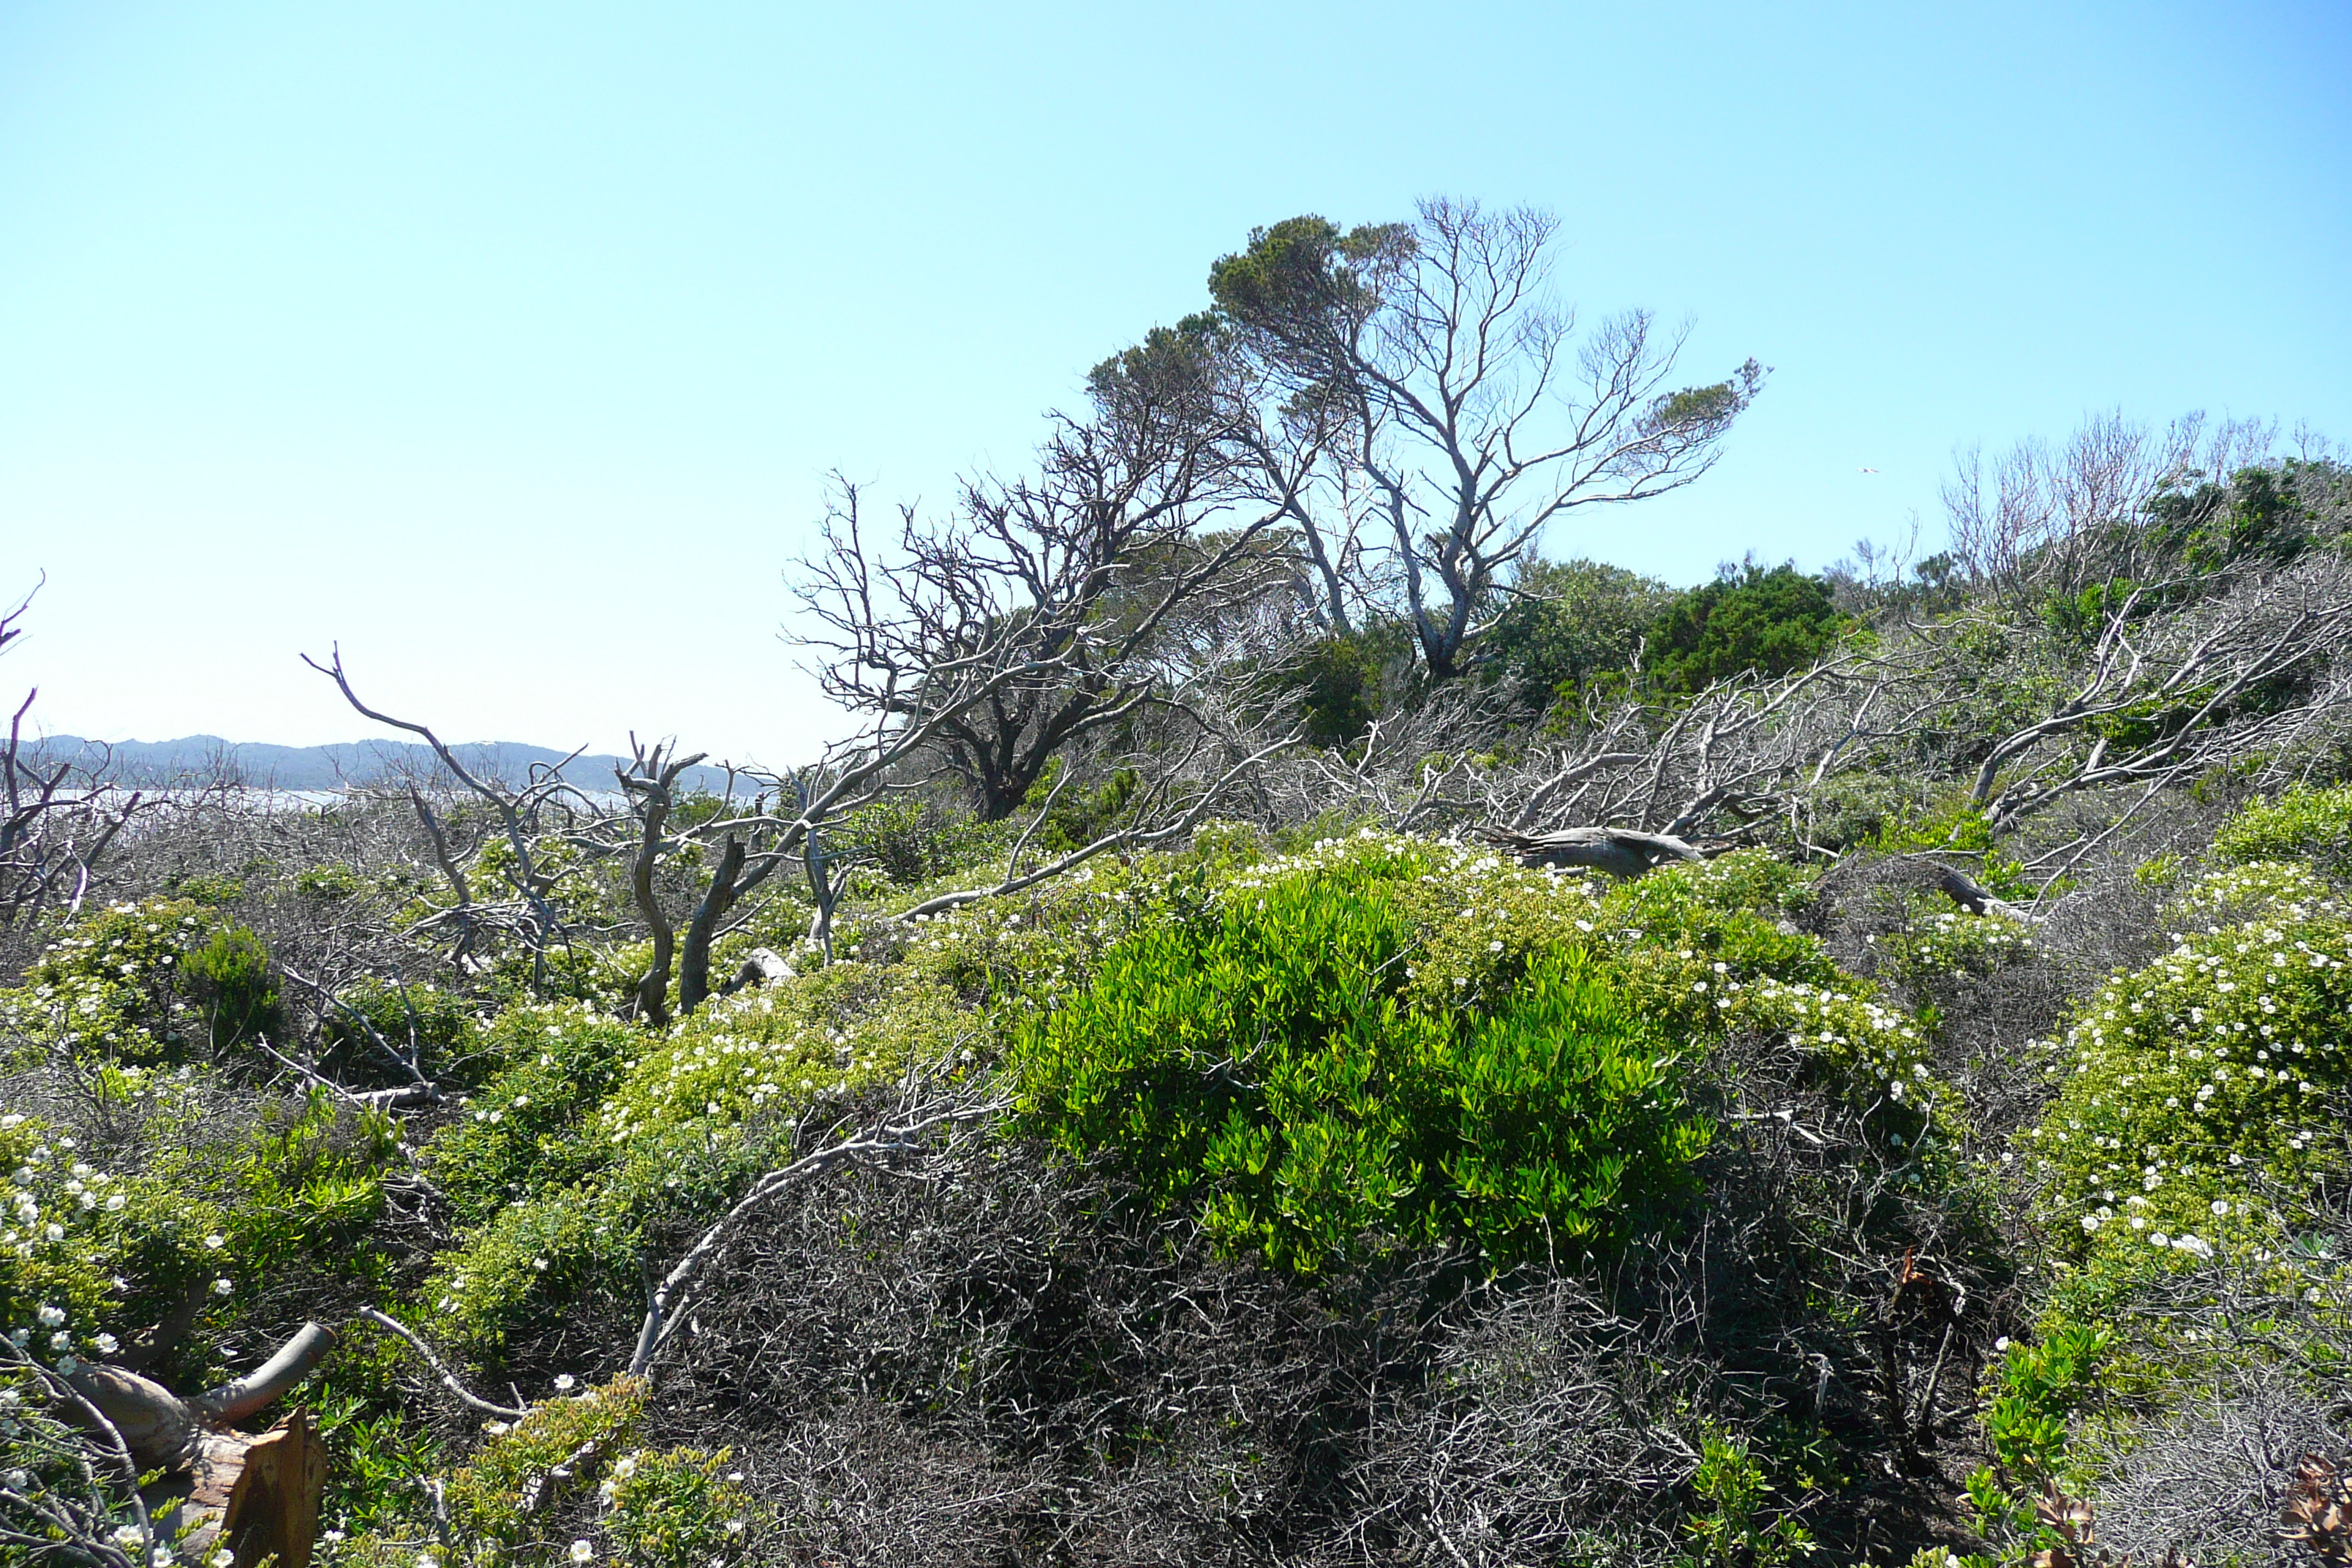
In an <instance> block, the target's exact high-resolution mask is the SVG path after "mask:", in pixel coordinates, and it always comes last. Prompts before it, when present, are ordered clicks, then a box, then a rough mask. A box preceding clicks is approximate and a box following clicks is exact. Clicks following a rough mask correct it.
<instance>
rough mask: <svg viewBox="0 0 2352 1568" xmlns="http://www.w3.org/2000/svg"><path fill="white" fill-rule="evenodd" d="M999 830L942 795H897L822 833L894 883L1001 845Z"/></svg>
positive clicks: (916, 880) (947, 868) (909, 883)
mask: <svg viewBox="0 0 2352 1568" xmlns="http://www.w3.org/2000/svg"><path fill="white" fill-rule="evenodd" d="M828 843H829V845H830V846H831V847H833V848H834V849H835V850H836V851H839V852H845V853H847V854H851V855H855V856H856V857H857V858H859V859H860V860H862V861H865V862H866V863H868V864H870V865H872V866H874V867H875V868H877V870H879V871H880V872H881V873H882V875H883V876H885V877H887V878H888V879H889V880H890V882H891V884H892V885H893V886H895V887H901V888H912V887H919V886H920V885H921V884H923V883H925V882H929V881H930V880H932V879H935V878H939V877H944V876H947V875H948V874H949V873H950V872H953V871H961V870H962V869H964V868H966V867H968V866H970V865H971V864H972V863H973V862H974V861H975V860H976V859H980V858H985V857H987V856H989V855H990V854H992V853H1001V852H1002V850H1003V830H1002V829H1001V828H996V827H992V826H990V825H989V824H987V823H983V822H982V821H981V820H980V819H979V818H978V817H976V816H973V815H972V814H971V812H970V811H968V810H965V809H964V808H962V807H961V806H958V805H950V804H948V803H946V802H944V801H940V800H938V799H934V798H927V797H921V796H900V797H898V798H897V799H894V800H886V801H882V802H880V803H878V804H877V805H869V806H866V808H865V809H863V810H861V811H856V812H853V813H852V814H851V815H850V816H848V817H847V818H846V819H845V821H844V822H843V823H842V825H841V826H840V827H839V828H838V829H835V830H834V831H833V832H832V833H831V835H830V836H829V837H828Z"/></svg>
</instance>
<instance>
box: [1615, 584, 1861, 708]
mask: <svg viewBox="0 0 2352 1568" xmlns="http://www.w3.org/2000/svg"><path fill="white" fill-rule="evenodd" d="M1844 629H1845V620H1844V617H1843V616H1840V615H1839V614H1838V612H1837V606H1836V605H1835V603H1834V601H1833V598H1832V594H1831V591H1830V584H1829V582H1828V580H1827V579H1825V578H1822V577H1815V576H1809V575H1807V574H1804V573H1801V572H1800V571H1798V570H1797V568H1796V567H1795V565H1794V564H1783V565H1780V566H1775V567H1772V568H1771V569H1770V570H1769V571H1767V570H1763V569H1760V568H1759V567H1758V566H1757V565H1756V563H1754V562H1750V563H1748V566H1747V567H1746V569H1745V570H1744V571H1743V572H1741V573H1738V574H1733V575H1728V576H1724V577H1720V578H1717V580H1716V581H1715V582H1712V583H1708V584H1703V585H1701V586H1699V587H1696V588H1693V589H1692V590H1690V591H1689V592H1688V593H1686V594H1685V595H1682V597H1681V598H1680V599H1679V600H1677V601H1676V602H1675V604H1673V605H1668V606H1667V607H1666V608H1665V609H1664V610H1662V611H1660V612H1659V614H1658V615H1657V616H1656V617H1655V618H1654V619H1653V620H1652V621H1651V623H1650V625H1649V627H1648V631H1647V643H1648V648H1649V661H1650V662H1649V667H1648V669H1647V672H1646V673H1647V675H1648V678H1649V679H1650V681H1651V683H1652V684H1654V686H1656V687H1657V688H1658V689H1660V690H1664V691H1675V692H1695V691H1701V690H1704V689H1706V687H1707V686H1709V685H1711V684H1713V683H1714V682H1715V681H1717V680H1720V679H1724V678H1725V677H1727V676H1732V675H1741V674H1746V673H1748V672H1750V671H1753V672H1754V673H1756V674H1759V675H1767V676H1770V675H1786V674H1788V673H1790V671H1792V670H1798V669H1802V668H1805V667H1806V666H1807V665H1810V664H1811V663H1812V662H1813V661H1814V660H1815V659H1817V658H1821V656H1822V655H1823V654H1825V653H1827V652H1828V651H1829V650H1830V648H1831V647H1832V646H1834V645H1835V644H1836V642H1837V639H1838V637H1839V634H1840V633H1842V632H1843V630H1844Z"/></svg>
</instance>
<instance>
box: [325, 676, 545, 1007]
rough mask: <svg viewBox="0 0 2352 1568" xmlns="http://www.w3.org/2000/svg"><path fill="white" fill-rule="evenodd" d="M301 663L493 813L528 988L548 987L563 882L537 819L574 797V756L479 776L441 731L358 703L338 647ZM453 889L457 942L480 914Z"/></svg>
mask: <svg viewBox="0 0 2352 1568" xmlns="http://www.w3.org/2000/svg"><path fill="white" fill-rule="evenodd" d="M302 662H303V663H305V664H307V665H309V666H310V668H312V669H315V670H317V671H318V672H319V673H320V674H321V675H324V676H326V677H327V678H328V679H331V680H332V681H333V682H334V683H335V689H337V690H339V691H341V693H342V694H343V700H344V701H346V702H348V703H350V704H351V706H352V710H354V711H355V712H357V713H359V714H361V715H362V717H365V718H368V719H373V720H374V721H376V722H377V723H379V724H388V725H390V726H391V727H392V728H394V729H395V730H405V731H408V732H409V733H410V734H412V735H415V736H416V737H418V738H419V739H420V740H422V741H424V742H425V744H426V745H427V746H429V747H431V748H432V751H433V754H434V756H435V757H436V759H438V761H439V762H440V763H441V766H442V767H443V768H444V769H446V771H447V772H448V773H449V775H450V777H452V778H454V779H456V780H457V783H458V784H462V785H463V786H464V787H465V788H466V789H467V791H468V792H470V793H471V794H472V795H475V796H476V797H477V798H478V799H479V800H481V801H482V802H483V803H484V804H485V805H488V807H489V808H490V810H491V811H492V812H493V813H494V814H495V815H496V816H497V818H498V821H499V827H500V829H501V830H502V832H503V834H504V837H505V839H506V844H507V847H508V848H509V850H510V851H511V852H512V856H513V858H512V861H511V863H509V864H506V865H502V866H501V867H500V868H499V874H500V875H501V876H502V877H503V878H504V879H505V880H506V882H507V884H508V886H509V888H511V889H513V891H514V894H515V899H514V900H513V904H512V906H511V907H510V909H509V910H508V911H505V912H508V913H509V914H511V915H514V916H518V917H520V918H519V919H517V920H515V921H513V929H514V930H515V931H516V933H517V934H518V935H519V936H520V938H521V940H522V942H523V943H524V945H525V946H526V948H527V949H528V950H529V951H530V955H531V979H532V984H533V985H534V986H537V987H539V988H541V989H544V988H545V986H546V984H547V953H548V951H549V949H550V948H551V946H553V945H555V944H556V943H557V942H560V941H561V940H562V935H563V931H564V921H563V918H562V914H561V913H560V912H559V911H558V910H556V907H555V904H554V901H553V899H552V894H553V893H554V891H555V889H556V886H557V884H558V883H560V882H561V881H562V879H563V874H562V872H561V871H560V870H554V869H551V868H548V867H547V866H546V865H545V864H544V862H543V859H542V857H541V855H540V854H539V852H538V851H539V842H540V838H541V831H542V829H541V816H542V815H543V814H544V812H545V811H546V810H547V808H548V807H549V806H550V805H551V804H553V803H556V802H558V801H562V800H564V799H567V798H570V799H576V798H577V796H578V791H577V790H575V789H574V788H573V787H572V784H571V783H570V782H569V781H568V780H566V779H565V778H564V776H563V769H564V766H565V765H566V763H569V762H570V761H571V760H572V759H571V758H569V757H567V758H566V759H564V762H563V763H554V764H552V765H550V764H547V763H534V764H533V765H532V767H531V770H530V779H529V780H528V782H526V783H525V784H521V785H520V786H517V785H510V784H506V783H505V782H503V781H501V780H499V779H495V778H491V777H487V776H484V775H482V774H479V773H475V772H474V771H473V770H472V769H469V768H467V766H466V764H465V763H463V762H462V761H460V760H459V758H458V756H457V752H455V751H453V750H452V749H451V748H450V747H449V745H448V744H447V743H446V742H444V741H443V740H442V739H441V737H440V736H438V735H436V734H435V733H434V732H433V730H432V729H431V727H430V726H428V725H425V724H420V723H417V722H415V721H412V720H407V719H396V718H394V717H393V716H392V715H391V714H389V713H385V712H383V711H381V710H377V709H374V708H371V707H369V706H368V705H367V704H366V703H365V702H362V700H360V696H359V693H358V692H357V691H356V690H354V689H352V682H351V677H350V676H349V675H348V674H347V673H346V672H345V671H344V669H343V654H342V648H341V646H340V645H338V646H336V647H333V648H331V650H330V651H329V655H328V662H326V663H325V664H320V662H319V661H318V660H317V659H314V658H311V657H310V655H308V654H304V655H303V656H302ZM579 754H580V753H579V752H576V751H575V752H573V753H572V756H573V757H576V756H578V755H579ZM428 826H429V825H428ZM435 837H436V841H437V839H438V837H439V835H438V834H437V833H436V835H435ZM446 870H447V868H446V866H445V873H446ZM453 886H454V887H456V888H457V889H458V891H459V894H460V897H459V902H458V905H457V910H454V911H452V912H453V915H454V916H455V919H456V920H457V923H458V925H459V927H460V931H461V938H460V940H461V942H463V941H464V940H465V934H466V933H468V932H470V931H471V929H472V927H473V925H474V924H475V923H476V922H478V921H479V920H480V919H481V918H482V916H483V914H484V913H485V912H486V911H484V910H482V909H480V908H479V907H478V906H476V905H474V904H473V903H472V902H471V901H470V900H468V899H467V898H466V897H465V892H466V889H465V886H464V883H463V880H462V879H458V880H457V881H456V882H454V883H453Z"/></svg>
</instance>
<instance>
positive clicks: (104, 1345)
mask: <svg viewBox="0 0 2352 1568" xmlns="http://www.w3.org/2000/svg"><path fill="white" fill-rule="evenodd" d="M117 1343H119V1342H118V1341H117V1340H116V1339H115V1337H114V1336H113V1335H112V1334H100V1335H99V1336H98V1353H99V1354H100V1355H112V1354H113V1353H114V1347H115V1346H116V1344H117Z"/></svg>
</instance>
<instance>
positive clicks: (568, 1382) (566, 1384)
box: [555, 1372, 579, 1394]
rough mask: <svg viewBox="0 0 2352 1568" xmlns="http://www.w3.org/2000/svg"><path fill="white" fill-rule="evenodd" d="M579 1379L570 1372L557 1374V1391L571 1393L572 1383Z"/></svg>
mask: <svg viewBox="0 0 2352 1568" xmlns="http://www.w3.org/2000/svg"><path fill="white" fill-rule="evenodd" d="M578 1381H579V1379H577V1378H575V1377H573V1376H572V1374H571V1373H568V1372H562V1373H556V1374H555V1392H556V1393H558V1394H569V1393H571V1392H572V1384H574V1383H577V1382H578Z"/></svg>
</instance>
